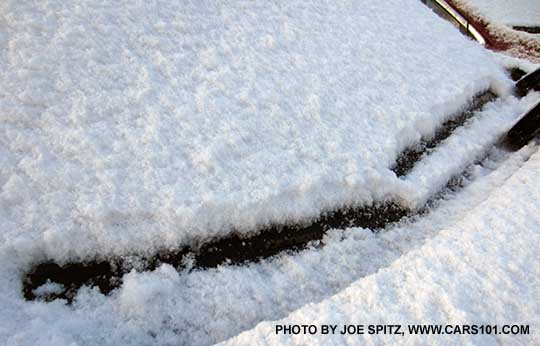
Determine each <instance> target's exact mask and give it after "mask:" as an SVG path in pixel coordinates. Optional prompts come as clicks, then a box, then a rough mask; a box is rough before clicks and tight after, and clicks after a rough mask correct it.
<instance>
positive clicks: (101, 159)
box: [0, 0, 510, 261]
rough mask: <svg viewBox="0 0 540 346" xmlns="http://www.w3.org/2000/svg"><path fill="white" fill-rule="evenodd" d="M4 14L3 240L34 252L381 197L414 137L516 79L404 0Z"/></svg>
mask: <svg viewBox="0 0 540 346" xmlns="http://www.w3.org/2000/svg"><path fill="white" fill-rule="evenodd" d="M0 13H1V14H2V22H1V25H2V27H3V28H5V30H2V35H1V40H0V45H1V49H0V52H1V55H0V69H1V70H2V71H3V73H2V74H0V108H1V109H2V112H1V113H0V141H1V142H0V144H1V146H0V151H1V152H0V160H1V161H0V163H1V165H0V186H1V187H2V188H1V192H0V206H1V208H0V228H1V230H2V232H1V233H0V240H1V242H2V243H4V244H5V245H6V246H8V247H13V248H16V249H18V250H19V251H20V252H21V253H23V254H28V255H29V256H32V258H31V259H30V260H32V261H35V260H37V259H36V254H39V256H41V258H52V259H55V260H58V261H67V260H69V259H74V258H80V259H84V258H91V257H96V256H107V255H111V254H116V255H121V254H128V253H140V254H146V253H153V252H155V251H156V249H158V248H170V247H176V246H179V245H181V244H187V243H191V244H193V243H197V242H199V241H202V240H206V239H209V238H214V237H216V236H223V235H225V234H226V233H228V232H230V231H231V230H233V229H236V230H238V231H239V232H246V231H247V230H253V229H255V228H256V227H257V225H263V224H267V223H270V222H285V221H286V220H298V219H302V218H305V217H310V216H316V215H318V214H319V213H320V212H321V211H322V210H328V209H332V208H336V207H338V206H340V205H343V204H351V203H360V204H369V203H371V202H372V201H374V200H378V201H381V200H384V199H386V198H389V197H391V196H392V195H395V194H396V193H397V192H399V180H398V179H396V177H395V176H394V174H393V173H392V172H391V171H389V170H388V167H389V166H391V164H392V163H393V160H394V159H395V157H396V156H397V154H398V153H399V152H400V151H401V150H402V149H403V148H404V147H405V146H407V145H410V144H412V143H413V142H415V141H416V140H418V139H419V138H420V136H421V135H422V134H426V133H429V132H431V131H432V130H433V129H434V128H435V127H436V126H437V125H438V124H440V123H441V122H442V121H443V120H444V119H445V117H447V116H449V115H450V114H452V113H453V112H454V111H455V110H457V109H459V108H460V107H461V106H462V105H464V104H466V103H467V102H468V101H470V99H471V97H472V96H473V95H474V94H476V93H478V92H481V91H483V90H485V89H487V88H489V87H491V88H493V89H494V90H496V91H497V92H498V93H500V94H505V93H507V92H508V87H509V83H510V82H509V80H508V79H507V78H506V77H505V76H504V73H503V71H502V70H501V69H500V68H499V67H498V66H497V65H496V64H495V63H494V62H493V60H492V59H490V58H489V56H488V54H487V53H485V52H484V51H483V50H481V49H480V47H478V46H477V45H476V44H475V43H473V42H469V41H467V40H464V39H463V37H460V35H459V33H457V32H455V31H454V30H453V28H452V27H451V25H450V24H448V23H445V22H443V21H441V20H440V19H439V18H438V17H436V16H435V15H434V14H432V13H431V11H429V10H428V9H427V8H425V7H424V6H423V5H422V4H421V3H420V2H418V1H414V0H407V1H406V4H405V3H403V2H402V1H398V0H392V1H387V2H384V3H381V2H380V1H376V0H369V1H363V2H361V3H360V2H349V1H338V2H332V3H330V2H328V3H327V2H324V1H295V2H293V3H282V4H277V3H274V2H268V1H253V2H247V3H246V2H243V1H231V2H227V3H222V2H215V1H212V2H210V1H183V2H173V1H165V0H158V1H136V2H133V1H97V0H96V1H84V2H80V1H39V2H37V1H23V2H21V1H17V0H13V1H11V0H7V1H2V3H1V4H0ZM396 28H399V29H396ZM440 37H445V39H444V40H441V39H440Z"/></svg>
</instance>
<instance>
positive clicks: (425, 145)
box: [392, 90, 497, 177]
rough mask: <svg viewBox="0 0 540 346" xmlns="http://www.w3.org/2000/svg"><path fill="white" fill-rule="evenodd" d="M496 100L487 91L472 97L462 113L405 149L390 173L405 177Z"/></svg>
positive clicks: (490, 92) (492, 94)
mask: <svg viewBox="0 0 540 346" xmlns="http://www.w3.org/2000/svg"><path fill="white" fill-rule="evenodd" d="M496 98H497V95H495V94H494V93H493V92H492V91H490V90H488V91H486V92H484V93H481V94H479V95H477V96H475V97H474V99H473V101H472V103H471V104H470V105H468V106H467V107H466V108H465V109H464V110H463V111H461V112H459V113H457V114H455V115H454V116H452V117H450V119H449V120H447V121H446V122H444V123H443V124H442V125H441V126H440V127H439V128H438V129H437V130H436V131H435V133H434V134H433V135H431V136H430V137H426V138H422V139H421V140H420V142H419V143H417V144H415V145H413V146H411V147H408V148H406V149H405V150H404V151H403V152H401V154H399V156H398V158H397V159H396V164H395V166H394V167H393V168H392V171H393V172H394V173H396V175H397V176H398V177H402V176H405V175H406V174H407V173H409V171H411V170H412V168H413V167H414V165H415V164H416V162H418V161H420V159H421V158H422V156H424V154H426V153H429V151H430V150H432V149H433V148H435V147H436V146H437V145H439V144H440V143H441V142H442V141H444V140H445V139H446V138H448V137H450V135H451V134H452V133H453V132H454V131H455V130H456V129H457V128H458V127H460V126H463V124H465V122H466V121H467V120H469V119H470V118H472V117H473V116H474V115H475V114H476V112H477V111H479V110H481V109H482V108H483V107H484V105H486V104H487V103H488V102H492V101H494V100H495V99H496Z"/></svg>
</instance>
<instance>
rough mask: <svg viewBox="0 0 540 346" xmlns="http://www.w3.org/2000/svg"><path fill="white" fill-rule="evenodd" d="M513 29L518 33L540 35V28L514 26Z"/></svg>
mask: <svg viewBox="0 0 540 346" xmlns="http://www.w3.org/2000/svg"><path fill="white" fill-rule="evenodd" d="M512 29H514V30H517V31H523V32H528V33H529V34H540V26H520V25H516V26H513V27H512Z"/></svg>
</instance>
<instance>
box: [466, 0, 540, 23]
mask: <svg viewBox="0 0 540 346" xmlns="http://www.w3.org/2000/svg"><path fill="white" fill-rule="evenodd" d="M466 2H467V3H469V4H470V5H471V6H473V7H475V8H476V9H477V10H478V11H480V12H481V13H482V14H484V15H485V16H486V17H487V18H489V19H491V20H492V21H495V22H499V23H502V24H506V25H509V26H513V25H522V26H540V1H538V0H466Z"/></svg>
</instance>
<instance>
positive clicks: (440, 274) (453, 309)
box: [222, 152, 540, 346]
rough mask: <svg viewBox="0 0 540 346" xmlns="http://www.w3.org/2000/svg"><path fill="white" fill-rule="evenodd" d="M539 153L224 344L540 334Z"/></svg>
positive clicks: (528, 340)
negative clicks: (314, 330)
mask: <svg viewBox="0 0 540 346" xmlns="http://www.w3.org/2000/svg"><path fill="white" fill-rule="evenodd" d="M539 172H540V153H539V152H536V153H535V154H534V155H533V156H532V157H531V158H530V160H529V161H528V162H526V164H525V165H524V166H523V167H522V168H521V169H519V170H518V171H517V172H516V173H515V174H514V175H513V176H511V177H510V178H509V179H508V180H507V181H506V182H505V183H504V184H503V185H502V186H501V187H500V188H499V189H497V190H495V191H494V192H493V193H491V194H490V195H489V196H487V197H485V201H483V202H482V203H480V204H479V205H478V206H477V207H475V208H473V209H471V210H470V211H469V212H468V213H467V215H466V217H465V218H463V219H462V220H460V221H459V222H457V223H456V224H455V225H452V226H451V227H448V228H447V229H444V230H441V231H440V232H439V234H438V235H437V236H436V237H434V238H433V239H430V240H428V241H426V242H425V244H423V245H422V246H421V247H418V248H417V249H414V250H413V251H410V252H409V253H407V254H406V255H404V256H402V257H400V258H399V259H398V260H396V261H395V262H393V263H392V264H391V265H390V266H389V267H387V268H384V269H381V270H379V271H378V272H377V273H374V274H372V275H370V276H367V277H364V278H362V279H361V280H358V281H356V282H354V283H353V284H352V285H350V286H349V287H348V288H347V289H345V290H343V291H342V292H340V293H339V294H337V295H335V296H333V297H331V298H329V299H326V300H324V301H322V302H320V303H318V304H309V305H306V306H305V307H303V308H301V309H299V310H297V311H295V312H293V313H292V314H290V315H289V316H288V317H287V318H285V319H283V320H280V321H276V322H264V323H261V324H259V325H258V326H257V327H256V328H254V329H253V330H251V331H247V332H245V333H242V334H240V335H239V336H237V337H236V338H233V339H232V340H229V341H228V342H225V343H223V344H222V345H228V346H239V345H253V344H257V345H358V344H389V343H391V344H407V345H417V344H425V343H429V344H439V345H455V344H474V345H494V344H512V345H518V344H519V345H533V344H538V343H539V342H540V336H539V335H538V333H537V332H535V331H536V330H538V328H540V315H539V314H538V311H540V299H539V298H540V296H539V290H538V288H539V287H540V266H539V265H538V263H539V260H540V255H539V254H540V231H539V229H540V214H539V213H538V211H539V205H540V185H539V184H537V183H536V180H537V176H538V173H539ZM415 323H416V324H443V325H445V324H453V325H458V324H494V323H497V324H501V325H502V324H505V323H508V324H528V325H530V328H531V334H530V335H430V336H421V335H406V336H403V337H402V336H393V335H378V336H373V335H371V336H370V335H331V336H325V335H320V334H319V335H295V336H290V335H279V336H277V335H276V334H275V325H276V324H340V325H344V324H403V325H407V324H415Z"/></svg>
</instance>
